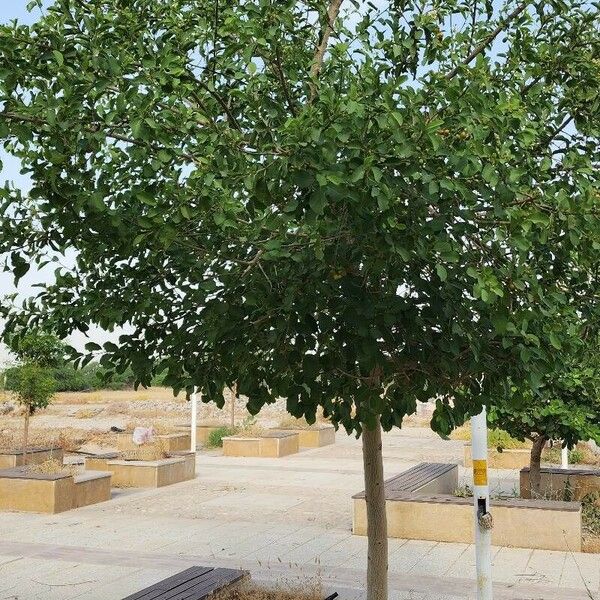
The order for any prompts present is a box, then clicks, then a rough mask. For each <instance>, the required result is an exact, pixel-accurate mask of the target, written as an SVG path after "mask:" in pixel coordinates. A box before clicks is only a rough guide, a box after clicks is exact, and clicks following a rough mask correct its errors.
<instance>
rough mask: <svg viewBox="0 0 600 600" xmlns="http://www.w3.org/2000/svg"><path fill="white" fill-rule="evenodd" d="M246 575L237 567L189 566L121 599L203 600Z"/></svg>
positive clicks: (245, 572)
mask: <svg viewBox="0 0 600 600" xmlns="http://www.w3.org/2000/svg"><path fill="white" fill-rule="evenodd" d="M247 575H248V573H247V571H239V570H237V569H215V568H214V567H190V568H189V569H186V570H185V571H182V572H181V573H177V575H173V576H172V577H167V579H163V580H162V581H159V582H158V583H155V584H154V585H151V586H150V587H147V588H146V589H144V590H141V591H139V592H136V593H135V594H132V595H131V596H127V597H126V598H123V600H203V598H207V597H208V596H210V595H212V594H214V593H215V592H218V591H219V590H222V589H223V588H226V587H227V586H229V585H232V584H234V583H237V582H238V581H241V580H242V579H244V577H246V576H247Z"/></svg>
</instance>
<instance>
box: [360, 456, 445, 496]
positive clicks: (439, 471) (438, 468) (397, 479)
mask: <svg viewBox="0 0 600 600" xmlns="http://www.w3.org/2000/svg"><path fill="white" fill-rule="evenodd" d="M455 468H456V465H454V464H448V463H419V464H418V465H415V466H414V467H411V468H410V469H408V470H406V471H404V472H403V473H400V474H399V475H395V476H394V477H391V478H390V479H386V481H385V482H384V490H385V497H386V498H387V499H393V498H394V496H395V495H396V494H401V493H404V492H416V491H418V490H419V489H420V488H422V487H423V486H424V485H426V484H427V483H429V482H430V481H432V480H433V479H436V478H437V477H440V476H442V475H444V474H445V473H447V472H449V471H451V470H452V469H455ZM364 497H365V492H364V491H362V492H360V493H359V494H356V495H355V496H353V498H364Z"/></svg>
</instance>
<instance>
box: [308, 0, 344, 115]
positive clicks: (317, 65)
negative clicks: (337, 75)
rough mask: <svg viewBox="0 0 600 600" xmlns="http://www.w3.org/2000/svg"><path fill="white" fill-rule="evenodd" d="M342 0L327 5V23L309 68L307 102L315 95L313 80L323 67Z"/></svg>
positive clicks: (334, 0)
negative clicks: (308, 94)
mask: <svg viewBox="0 0 600 600" xmlns="http://www.w3.org/2000/svg"><path fill="white" fill-rule="evenodd" d="M343 1H344V0H331V4H330V5H329V9H328V10H327V25H326V26H325V29H323V34H322V36H321V40H320V42H319V45H318V46H317V51H316V52H315V57H314V59H313V63H312V66H311V68H310V78H311V82H310V98H309V104H311V103H312V102H313V100H314V99H315V97H316V95H317V86H316V84H315V81H314V80H315V79H316V78H317V77H318V76H319V73H320V72H321V68H322V67H323V61H324V59H325V52H326V51H327V44H328V43H329V37H330V36H331V33H332V31H333V25H334V23H335V20H336V19H337V16H338V14H339V12H340V7H341V5H342V2H343Z"/></svg>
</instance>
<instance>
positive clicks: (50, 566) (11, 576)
mask: <svg viewBox="0 0 600 600" xmlns="http://www.w3.org/2000/svg"><path fill="white" fill-rule="evenodd" d="M76 566H77V563H76V562H57V561H53V560H43V559H36V558H33V559H32V558H30V557H24V558H22V559H21V560H17V561H13V562H10V563H7V564H4V565H3V566H1V567H0V598H2V599H3V600H4V599H5V598H11V599H12V598H19V599H20V600H21V599H22V600H29V599H30V598H32V597H33V596H35V595H37V594H39V593H42V592H44V591H48V593H49V594H51V593H52V590H53V588H54V587H62V583H63V577H64V574H65V573H66V572H67V571H69V570H71V569H73V568H74V567H76ZM80 581H81V580H80V579H74V580H72V583H73V584H75V585H76V584H77V583H78V582H80ZM52 595H53V594H52ZM59 600H60V598H59Z"/></svg>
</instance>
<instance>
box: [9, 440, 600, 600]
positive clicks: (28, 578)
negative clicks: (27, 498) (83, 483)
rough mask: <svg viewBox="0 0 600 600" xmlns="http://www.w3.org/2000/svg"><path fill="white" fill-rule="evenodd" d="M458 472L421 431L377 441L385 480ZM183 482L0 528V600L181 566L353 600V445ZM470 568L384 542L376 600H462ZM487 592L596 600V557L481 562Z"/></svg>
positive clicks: (466, 561) (161, 574)
mask: <svg viewBox="0 0 600 600" xmlns="http://www.w3.org/2000/svg"><path fill="white" fill-rule="evenodd" d="M461 458H462V442H458V441H443V440H441V439H440V438H438V437H437V436H436V435H435V434H433V433H431V432H430V431H428V430H426V429H421V428H407V429H404V430H402V431H397V432H394V433H391V434H386V435H385V437H384V462H385V470H386V476H388V477H389V476H391V475H393V474H397V473H399V472H401V471H402V470H405V469H407V468H409V467H410V466H412V465H414V464H416V463H419V462H422V461H454V462H458V461H459V460H461ZM197 473H198V475H197V478H196V479H195V480H193V481H189V482H185V483H181V484H177V485H175V486H170V487H166V488H161V489H158V490H143V491H142V490H127V489H125V490H118V491H117V492H116V493H115V494H114V497H113V499H112V500H111V501H110V502H106V503H103V504H98V505H95V506H89V507H86V508H81V509H78V510H73V511H70V512H66V513H62V514H59V515H51V516H48V515H35V514H17V513H2V514H0V600H17V599H18V600H38V599H39V600H42V599H43V600H70V599H76V598H81V599H83V598H85V599H86V600H118V599H119V598H122V597H123V596H125V595H127V594H130V593H133V592H134V591H137V590H139V589H141V588H144V587H146V586H148V585H150V584H152V583H154V582H156V581H158V580H160V579H163V578H165V577H167V576H169V575H172V574H174V573H176V572H177V571H180V570H182V569H184V568H186V567H188V566H191V565H207V566H216V565H218V566H227V567H241V568H244V569H248V570H249V571H251V572H252V575H253V578H254V579H256V580H259V581H266V582H267V581H268V582H273V583H280V584H299V585H306V584H307V582H308V581H314V580H320V581H322V583H323V587H324V588H325V589H326V590H327V591H329V590H331V591H338V592H339V593H340V597H341V598H342V599H348V600H354V599H356V600H358V599H361V598H364V597H365V593H364V591H361V589H364V580H365V574H366V539H365V538H362V537H356V536H353V535H352V533H351V522H352V508H351V496H352V494H354V493H356V492H357V491H360V490H361V489H363V487H364V486H363V482H362V457H361V446H360V441H358V440H356V439H354V438H352V437H347V436H346V435H345V433H343V432H338V434H337V443H336V444H335V446H329V447H325V448H321V449H317V450H308V451H302V452H301V453H300V454H297V455H293V456H290V457H287V458H281V459H257V458H225V457H222V456H218V455H210V454H205V453H202V454H199V455H198V457H197ZM493 475H494V478H493V481H494V483H493V487H494V488H495V489H497V490H503V491H505V492H509V491H510V490H511V489H512V488H514V486H515V485H516V484H517V473H516V472H511V471H501V472H500V471H497V472H494V474H493ZM461 479H462V480H463V483H467V482H468V479H467V473H466V472H465V470H464V469H462V467H461ZM474 557H475V554H474V549H473V547H472V546H471V545H468V544H449V543H436V542H427V541H415V540H408V541H407V540H390V590H391V593H390V598H391V599H402V600H404V599H406V600H408V599H412V600H442V599H445V600H455V599H459V598H461V599H462V598H473V597H474V584H473V581H474V577H475V564H474ZM494 581H495V586H496V594H495V598H497V599H506V600H514V599H527V600H529V599H531V600H533V599H535V600H538V599H539V600H552V599H561V600H571V599H573V600H575V599H577V600H579V599H587V600H589V599H590V598H593V599H598V600H600V591H599V589H600V555H598V554H580V553H570V552H568V551H565V552H551V551H542V550H525V549H518V548H494Z"/></svg>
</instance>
